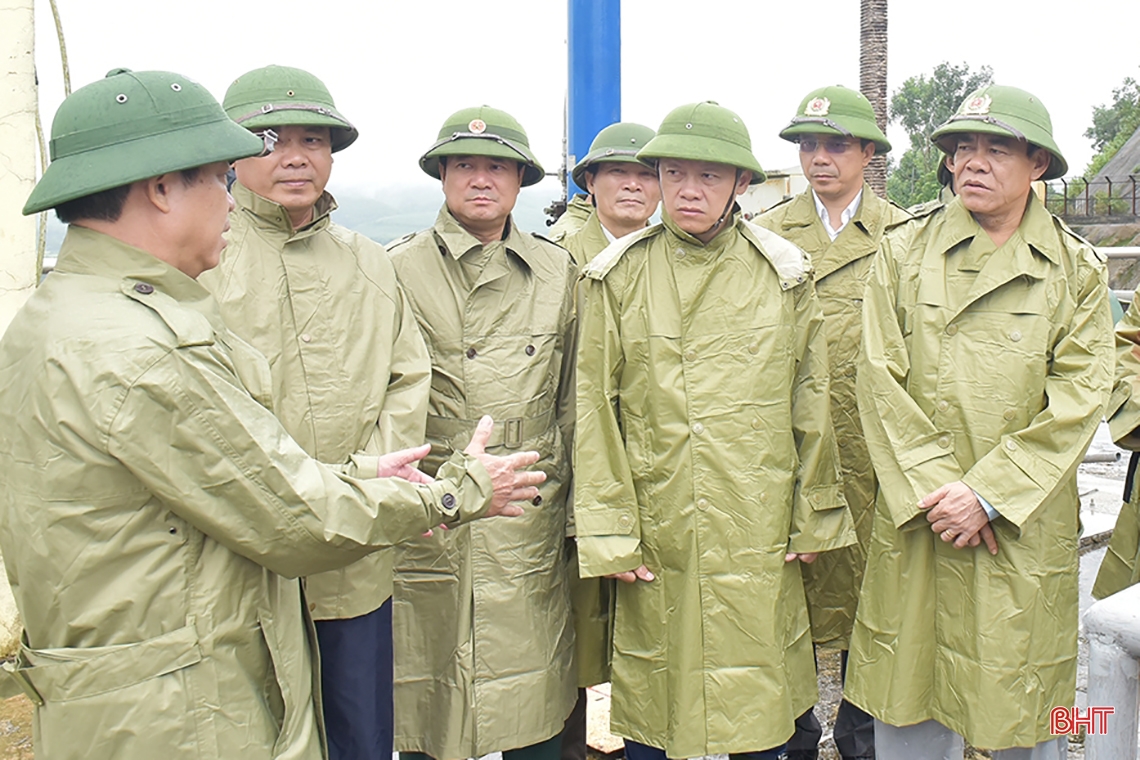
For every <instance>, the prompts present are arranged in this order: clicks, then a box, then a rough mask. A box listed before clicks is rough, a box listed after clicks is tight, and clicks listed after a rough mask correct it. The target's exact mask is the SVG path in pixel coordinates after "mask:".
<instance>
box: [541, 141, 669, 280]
mask: <svg viewBox="0 0 1140 760" xmlns="http://www.w3.org/2000/svg"><path fill="white" fill-rule="evenodd" d="M652 139H653V130H652V129H650V128H649V127H643V126H642V125H640V124H633V123H627V122H618V123H617V124H611V125H609V126H608V127H606V128H605V129H603V130H602V131H601V132H599V133H598V135H597V137H595V138H594V141H593V142H592V143H590V152H589V153H587V154H586V157H585V158H583V159H582V160H581V161H579V162H578V164H577V165H576V166H575V167H574V182H575V183H579V184H580V185H581V186H582V187H584V188H586V189H587V190H588V191H589V192H590V203H591V204H592V206H593V208H592V210H591V211H590V215H589V216H588V217H587V218H586V221H585V222H584V223H583V225H582V226H581V227H580V228H579V229H578V230H577V231H575V232H572V233H570V234H567V235H566V236H565V237H564V238H562V240H561V241H559V242H560V244H561V245H562V247H563V248H565V249H566V250H568V251H570V254H571V255H572V256H573V257H574V260H575V261H577V262H578V266H585V265H586V264H587V263H589V261H590V259H592V258H593V257H594V256H596V255H598V254H599V253H601V251H602V249H603V248H605V247H606V246H607V245H609V244H610V243H612V242H613V241H614V240H616V239H617V238H619V237H624V236H626V235H628V234H629V233H631V232H636V231H637V230H639V229H641V228H642V227H644V226H645V225H646V224H647V223H648V222H649V217H651V216H653V213H654V212H655V211H657V205H658V204H659V203H660V202H661V188H660V187H659V186H658V184H657V172H656V170H655V169H654V168H653V167H651V166H647V165H646V164H643V163H641V162H640V161H638V160H637V152H638V151H639V150H641V149H642V148H643V147H645V144H646V143H647V142H649V141H650V140H652Z"/></svg>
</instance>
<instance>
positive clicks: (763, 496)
mask: <svg viewBox="0 0 1140 760" xmlns="http://www.w3.org/2000/svg"><path fill="white" fill-rule="evenodd" d="M760 501H768V492H767V491H761V492H760Z"/></svg>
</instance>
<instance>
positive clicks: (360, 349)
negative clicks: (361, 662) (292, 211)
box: [198, 184, 431, 620]
mask: <svg viewBox="0 0 1140 760" xmlns="http://www.w3.org/2000/svg"><path fill="white" fill-rule="evenodd" d="M232 192H233V196H234V201H235V202H236V203H237V209H236V210H235V211H234V212H233V213H231V214H230V232H229V235H228V239H229V245H228V246H226V248H225V250H224V251H223V252H222V260H221V263H220V264H219V265H218V267H217V268H216V269H213V270H210V271H208V272H205V273H203V274H202V276H201V277H199V278H198V281H199V282H200V283H202V284H203V285H204V286H205V287H206V288H207V289H209V290H211V291H212V292H213V293H214V296H215V298H217V300H218V303H219V304H220V306H221V309H222V317H223V318H224V319H225V320H226V324H227V325H230V328H231V329H232V330H233V331H234V332H236V333H238V334H239V335H241V337H242V338H244V339H245V340H247V341H249V342H250V343H251V344H253V346H254V347H255V348H256V349H257V350H258V351H260V352H261V353H262V354H264V355H265V357H266V358H267V359H269V369H270V372H271V373H272V376H273V410H274V412H276V414H277V416H278V418H279V419H280V420H281V424H282V425H284V427H285V429H286V430H288V431H289V435H291V436H293V439H294V440H295V441H297V442H298V443H299V444H301V447H302V448H304V449H305V451H307V452H308V453H309V455H310V456H312V457H313V458H314V459H317V460H319V461H322V462H343V461H345V460H346V459H347V458H348V457H349V456H350V455H351V454H354V453H358V452H360V453H367V454H382V453H386V452H389V451H395V450H397V449H403V448H407V447H409V446H417V445H419V444H420V443H423V440H424V421H425V417H426V415H427V397H428V387H429V383H430V381H431V360H430V359H428V355H427V348H426V347H425V346H424V342H423V338H422V337H421V335H420V331H419V327H418V326H417V325H416V320H415V316H414V315H413V314H412V310H411V306H410V305H409V304H408V303H407V301H406V300H405V298H404V295H403V293H402V292H401V291H400V288H399V286H398V285H397V284H396V273H395V271H394V270H393V269H392V264H391V262H390V261H389V260H388V255H387V253H386V252H385V251H384V248H383V247H382V246H380V245H379V244H377V243H374V242H372V241H371V240H369V239H368V238H366V237H364V236H363V235H358V234H357V233H355V232H352V231H350V230H347V229H345V228H344V227H341V226H340V225H338V224H335V223H334V222H333V221H332V220H331V219H330V218H329V214H331V213H332V211H333V209H335V208H336V203H335V202H334V201H333V199H332V196H331V195H329V194H328V193H325V194H324V195H323V196H322V197H321V199H320V200H318V201H317V205H316V211H315V213H314V218H313V222H312V223H311V224H309V225H307V226H306V227H305V228H304V229H301V230H294V229H293V227H292V224H291V223H290V221H289V215H288V213H287V212H286V211H285V209H284V208H283V207H282V206H281V205H280V204H278V203H274V202H273V201H270V200H268V199H266V198H263V197H261V196H259V195H257V194H256V193H253V192H252V191H250V190H249V189H247V188H245V187H243V186H242V185H241V184H235V185H234V186H233V190H232ZM391 595H392V552H391V551H382V552H375V553H373V554H370V555H368V556H367V557H365V558H364V559H362V560H360V561H359V562H357V563H355V564H353V565H350V566H349V567H346V568H343V569H340V570H334V571H333V572H329V573H321V574H320V575H315V576H313V577H311V578H308V579H306V585H305V598H306V599H307V600H308V602H309V608H310V610H311V611H312V614H313V617H314V618H315V619H317V620H326V619H330V618H354V617H358V616H360V615H364V614H367V613H369V612H372V611H373V610H375V609H377V608H379V607H380V605H381V604H383V603H384V602H385V601H386V600H387V599H388V598H389V597H390V596H391Z"/></svg>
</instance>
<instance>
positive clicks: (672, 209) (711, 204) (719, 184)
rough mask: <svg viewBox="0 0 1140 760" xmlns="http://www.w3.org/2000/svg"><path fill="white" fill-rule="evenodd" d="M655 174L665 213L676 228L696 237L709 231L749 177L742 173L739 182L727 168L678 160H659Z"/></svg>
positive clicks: (734, 172) (743, 187) (732, 169)
mask: <svg viewBox="0 0 1140 760" xmlns="http://www.w3.org/2000/svg"><path fill="white" fill-rule="evenodd" d="M658 172H659V174H660V176H661V197H662V200H663V201H664V204H665V212H666V213H667V214H669V217H670V218H671V219H672V220H673V221H674V222H676V223H677V226H678V227H680V228H681V229H683V230H684V231H685V232H688V233H689V234H690V235H695V236H697V237H700V236H702V235H704V234H706V233H707V232H709V231H710V229H711V228H712V226H713V225H714V224H716V222H717V220H718V219H720V216H721V214H723V213H724V209H725V207H726V206H728V203H729V201H730V200H732V198H734V197H735V196H737V195H739V194H740V193H743V192H744V191H745V190H746V189H747V188H748V182H749V180H750V179H751V177H752V175H751V173H750V172H743V173H742V174H741V176H740V179H739V180H738V179H737V177H736V175H737V170H736V168H735V167H733V166H729V165H728V164H716V163H712V162H711V161H691V160H688V159H677V158H663V159H661V160H660V162H659V163H658ZM705 242H707V241H705Z"/></svg>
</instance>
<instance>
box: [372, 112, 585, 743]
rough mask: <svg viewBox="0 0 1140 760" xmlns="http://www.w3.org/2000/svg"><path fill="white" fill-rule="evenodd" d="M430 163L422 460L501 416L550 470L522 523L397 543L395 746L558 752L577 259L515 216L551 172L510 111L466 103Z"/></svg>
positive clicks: (567, 669)
mask: <svg viewBox="0 0 1140 760" xmlns="http://www.w3.org/2000/svg"><path fill="white" fill-rule="evenodd" d="M420 167H421V168H422V169H423V170H424V172H426V173H427V174H428V175H429V176H431V177H434V178H436V179H438V180H440V183H441V185H442V188H443V195H444V205H443V208H441V209H440V212H439V216H438V218H437V219H436V222H435V224H434V225H433V226H432V227H431V228H430V229H427V230H424V231H422V232H418V233H416V234H413V235H409V236H408V237H406V238H404V239H402V240H400V241H398V242H396V243H394V244H393V245H392V249H391V251H392V262H393V263H394V264H395V266H396V272H397V274H398V275H399V277H400V282H401V284H402V285H403V287H404V291H405V293H406V294H407V296H408V299H409V300H410V301H411V304H412V310H413V311H414V312H415V315H416V319H417V320H418V322H419V325H420V328H421V329H422V331H423V333H424V337H425V339H426V340H427V344H428V351H429V353H430V354H431V360H432V384H431V385H432V387H431V398H430V401H429V408H428V422H427V439H428V441H429V442H430V443H431V444H432V447H433V448H432V454H431V455H430V456H429V457H428V459H427V460H426V461H425V467H424V469H425V470H426V471H427V472H428V473H429V474H430V473H432V472H434V468H435V466H436V465H437V464H438V463H439V462H441V461H443V460H444V459H445V458H446V457H448V456H449V455H450V453H451V451H452V450H454V449H458V448H462V447H463V446H465V445H466V442H467V440H468V439H469V438H470V437H471V431H472V430H473V428H474V425H475V421H476V420H477V419H478V418H479V416H480V415H482V414H485V413H493V414H494V415H495V416H496V419H498V420H499V422H500V428H499V430H500V434H499V435H497V436H496V437H495V438H493V439H492V441H491V444H492V449H491V450H492V451H512V450H514V449H516V448H518V447H520V446H521V447H526V448H533V449H536V450H538V451H539V452H540V453H541V455H542V459H541V460H540V462H539V468H540V469H541V470H542V471H543V472H545V473H546V475H547V480H546V483H545V484H544V485H543V487H542V488H541V489H540V491H541V493H540V496H539V498H536V499H535V500H534V503H533V504H529V505H526V511H525V513H524V514H523V516H522V517H520V518H518V520H517V521H512V522H510V523H508V522H506V521H502V520H500V521H493V522H491V523H489V524H488V525H487V526H486V527H485V529H480V530H473V531H472V530H462V529H461V530H451V531H437V532H436V534H435V535H433V536H431V537H426V538H423V539H421V540H419V541H415V542H413V543H411V544H409V545H408V546H407V547H405V549H404V550H402V551H399V552H397V554H396V575H395V592H394V597H393V599H394V609H393V628H394V638H395V650H396V690H395V701H396V748H397V749H398V750H400V751H401V753H402V754H403V755H405V757H409V758H422V757H423V756H425V755H426V756H429V757H431V758H435V759H436V760H452V759H453V758H466V757H475V756H479V755H485V754H487V753H489V752H494V751H502V752H503V755H504V757H505V758H507V760H557V758H558V756H559V753H560V747H561V740H560V734H561V731H562V728H563V724H564V722H565V721H566V718H567V716H568V715H569V714H570V711H571V709H572V708H573V706H574V700H575V696H576V689H575V678H576V676H575V672H574V667H573V666H574V663H573V656H574V634H573V624H572V620H571V615H570V568H569V564H568V561H567V553H566V532H567V503H566V502H567V498H568V492H569V488H570V448H569V447H570V444H571V439H572V430H573V402H572V399H573V377H574V376H573V361H574V348H573V347H574V302H573V298H574V295H573V294H574V280H575V273H576V268H575V266H574V262H573V260H572V259H571V258H570V255H569V254H568V253H567V252H566V251H565V250H563V249H562V248H559V247H558V246H556V245H554V244H552V243H549V242H547V241H545V240H543V239H542V238H539V237H536V236H534V235H529V234H526V233H524V232H522V231H521V230H519V229H518V228H517V227H516V226H515V223H514V220H513V218H512V217H511V210H512V209H513V208H514V205H515V200H516V198H517V197H518V193H519V190H520V189H521V188H522V187H526V186H529V185H533V184H535V183H537V182H539V181H540V180H541V179H542V177H543V170H542V166H541V164H539V162H538V159H536V158H535V156H534V154H533V153H532V152H531V149H530V145H529V143H528V141H527V136H526V132H525V131H524V130H523V128H522V126H521V125H520V124H519V123H518V122H517V121H516V120H515V119H514V118H512V117H511V116H510V115H509V114H507V113H505V112H503V111H500V110H498V109H495V108H491V107H489V106H481V107H477V108H465V109H463V110H461V111H458V112H457V113H455V114H452V115H451V116H449V117H448V118H447V120H446V121H445V122H444V124H443V127H442V128H441V129H440V132H439V136H438V139H437V141H436V143H435V144H434V145H432V146H431V147H430V148H429V149H428V150H427V152H426V153H424V155H423V156H422V157H421V158H420Z"/></svg>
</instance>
